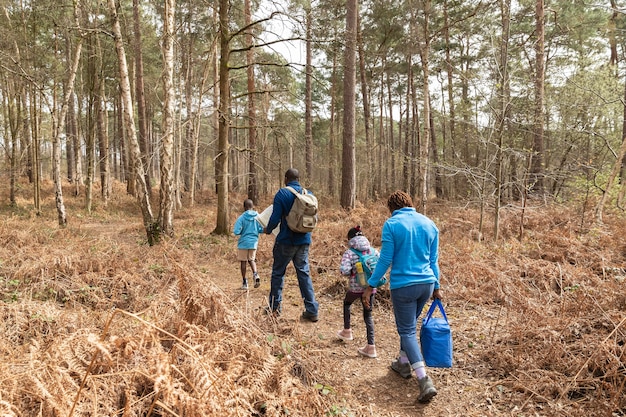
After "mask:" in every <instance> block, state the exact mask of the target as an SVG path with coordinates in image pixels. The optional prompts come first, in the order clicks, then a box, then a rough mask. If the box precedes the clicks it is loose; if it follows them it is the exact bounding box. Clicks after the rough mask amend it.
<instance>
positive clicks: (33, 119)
mask: <svg viewBox="0 0 626 417" xmlns="http://www.w3.org/2000/svg"><path fill="white" fill-rule="evenodd" d="M39 101H40V100H39V94H38V92H37V89H36V88H35V86H31V87H30V100H29V103H30V129H31V132H32V133H31V135H32V140H31V153H32V167H33V169H32V174H33V205H34V207H35V214H36V215H37V216H39V215H40V214H41V176H40V173H41V167H40V165H41V162H40V161H41V154H40V152H41V149H40V146H39V115H40V112H39V110H38V104H37V103H38V102H39Z"/></svg>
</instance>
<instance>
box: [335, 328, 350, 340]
mask: <svg viewBox="0 0 626 417" xmlns="http://www.w3.org/2000/svg"><path fill="white" fill-rule="evenodd" d="M337 337H338V338H340V339H341V340H343V341H344V342H348V341H350V340H352V339H353V337H352V329H342V330H339V331H338V332H337Z"/></svg>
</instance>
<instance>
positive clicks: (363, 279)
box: [350, 248, 387, 288]
mask: <svg viewBox="0 0 626 417" xmlns="http://www.w3.org/2000/svg"><path fill="white" fill-rule="evenodd" d="M350 250H351V251H352V252H354V253H356V254H357V255H358V256H359V260H358V262H357V263H356V265H355V266H356V271H357V273H356V281H357V283H358V284H359V285H360V286H361V287H363V288H367V286H368V283H367V281H368V280H369V279H370V277H371V276H372V272H374V269H375V268H376V264H377V263H378V258H379V256H378V255H377V254H376V252H375V251H373V250H372V249H369V250H368V251H366V252H361V251H360V250H357V249H355V248H350ZM361 269H362V271H361ZM361 272H362V273H361ZM385 282H387V280H386V278H384V277H383V279H382V280H381V284H380V285H382V284H384V283H385Z"/></svg>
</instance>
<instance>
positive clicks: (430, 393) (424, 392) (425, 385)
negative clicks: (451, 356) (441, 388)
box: [417, 375, 437, 403]
mask: <svg viewBox="0 0 626 417" xmlns="http://www.w3.org/2000/svg"><path fill="white" fill-rule="evenodd" d="M417 382H418V383H419V386H420V395H419V397H417V401H419V402H420V403H427V402H428V401H430V399H431V398H433V397H434V396H435V395H437V389H436V388H435V386H434V385H433V381H432V379H430V377H429V376H428V375H427V376H425V377H424V378H421V379H418V380H417Z"/></svg>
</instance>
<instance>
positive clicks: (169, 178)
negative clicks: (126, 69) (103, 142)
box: [158, 0, 176, 236]
mask: <svg viewBox="0 0 626 417" xmlns="http://www.w3.org/2000/svg"><path fill="white" fill-rule="evenodd" d="M175 10H176V0H165V8H164V10H163V41H162V47H161V48H162V50H163V92H164V94H165V97H164V100H163V127H162V130H163V137H162V139H161V152H160V155H161V187H160V192H161V194H160V197H161V198H160V200H161V203H160V207H159V221H158V223H159V227H160V228H161V233H163V234H165V235H167V236H173V235H174V220H173V212H174V175H173V174H174V155H173V153H174V15H175Z"/></svg>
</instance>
